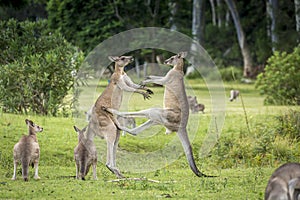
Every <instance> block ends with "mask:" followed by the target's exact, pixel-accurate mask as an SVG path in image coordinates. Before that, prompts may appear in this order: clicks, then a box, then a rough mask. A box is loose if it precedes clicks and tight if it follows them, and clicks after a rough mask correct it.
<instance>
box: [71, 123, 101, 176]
mask: <svg viewBox="0 0 300 200" xmlns="http://www.w3.org/2000/svg"><path fill="white" fill-rule="evenodd" d="M74 129H75V131H76V132H77V133H78V145H77V146H76V147H75V149H74V159H75V163H76V178H77V179H82V180H85V176H86V175H87V173H88V172H89V169H90V167H91V165H93V179H94V180H97V171H96V168H97V150H96V146H95V144H94V134H93V132H92V131H90V132H89V133H88V134H85V135H84V133H85V132H86V127H85V128H84V129H82V130H80V129H79V128H77V127H76V126H74Z"/></svg>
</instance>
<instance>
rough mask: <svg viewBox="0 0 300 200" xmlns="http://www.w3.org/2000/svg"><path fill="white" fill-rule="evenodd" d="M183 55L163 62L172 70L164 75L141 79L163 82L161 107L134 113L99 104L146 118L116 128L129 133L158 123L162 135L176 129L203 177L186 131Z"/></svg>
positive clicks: (121, 113)
mask: <svg viewBox="0 0 300 200" xmlns="http://www.w3.org/2000/svg"><path fill="white" fill-rule="evenodd" d="M186 55H187V52H181V53H179V54H177V55H175V56H172V57H171V58H169V59H167V60H166V61H165V64H168V65H171V66H173V69H171V70H170V71H169V72H168V73H167V74H166V76H164V77H159V76H149V77H147V78H146V80H144V81H143V84H147V83H155V84H159V85H165V93H164V108H163V109H161V108H150V109H147V110H141V111H138V112H119V111H117V110H115V109H111V108H110V107H103V108H102V109H103V110H106V111H108V112H110V113H112V114H114V115H119V116H122V117H127V116H130V117H147V118H148V119H149V120H148V121H146V122H145V123H144V124H142V125H140V126H138V127H136V128H133V129H128V128H126V127H119V128H120V129H122V130H124V131H126V132H128V133H131V134H133V135H136V134H138V133H140V132H142V131H143V130H145V129H146V128H148V127H150V126H153V125H157V124H162V125H164V126H165V127H166V134H168V133H171V132H177V135H178V137H179V139H180V142H181V144H182V146H183V149H184V152H185V155H186V157H187V160H188V162H189V165H190V167H191V169H192V171H193V172H194V173H195V174H196V175H197V176H199V177H200V176H205V177H207V175H205V174H203V173H201V172H200V171H199V170H198V168H197V166H196V164H195V160H194V157H193V153H192V147H191V144H190V141H189V138H188V134H187V131H186V126H187V123H188V118H189V104H188V100H187V95H186V92H185V86H184V80H183V76H184V73H183V65H184V61H183V58H184V57H185V56H186Z"/></svg>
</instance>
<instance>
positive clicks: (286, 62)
mask: <svg viewBox="0 0 300 200" xmlns="http://www.w3.org/2000/svg"><path fill="white" fill-rule="evenodd" d="M299 82H300V46H298V47H297V48H295V49H294V51H293V52H292V53H290V54H288V53H286V52H282V53H280V52H274V55H273V56H271V57H270V58H269V59H268V61H267V66H266V68H265V72H264V73H261V74H259V75H258V77H257V82H256V87H257V88H259V89H260V92H261V94H263V95H266V99H265V104H277V105H299V104H300V86H299Z"/></svg>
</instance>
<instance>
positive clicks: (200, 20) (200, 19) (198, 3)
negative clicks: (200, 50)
mask: <svg viewBox="0 0 300 200" xmlns="http://www.w3.org/2000/svg"><path fill="white" fill-rule="evenodd" d="M204 25H205V24H204V1H203V0H193V22H192V35H193V39H194V40H196V41H197V42H199V43H200V44H202V42H203V37H204V36H203V31H204Z"/></svg>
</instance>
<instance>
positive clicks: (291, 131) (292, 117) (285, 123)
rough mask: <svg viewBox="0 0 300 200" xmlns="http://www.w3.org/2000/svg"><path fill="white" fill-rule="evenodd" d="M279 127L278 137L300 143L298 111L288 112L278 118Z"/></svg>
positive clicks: (299, 115) (299, 117) (299, 113)
mask: <svg viewBox="0 0 300 200" xmlns="http://www.w3.org/2000/svg"><path fill="white" fill-rule="evenodd" d="M277 120H278V121H279V126H278V128H277V131H278V133H279V134H280V135H283V136H288V137H289V138H291V139H295V140H297V141H298V142H299V141H300V111H297V110H289V111H287V112H286V113H285V114H283V115H281V116H278V117H277Z"/></svg>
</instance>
